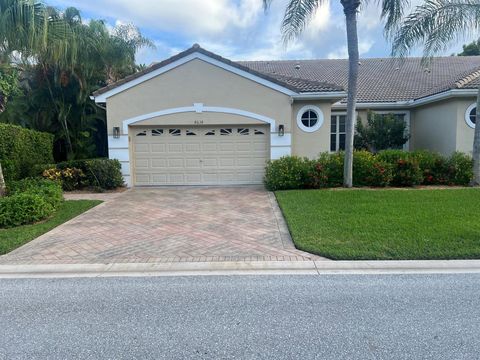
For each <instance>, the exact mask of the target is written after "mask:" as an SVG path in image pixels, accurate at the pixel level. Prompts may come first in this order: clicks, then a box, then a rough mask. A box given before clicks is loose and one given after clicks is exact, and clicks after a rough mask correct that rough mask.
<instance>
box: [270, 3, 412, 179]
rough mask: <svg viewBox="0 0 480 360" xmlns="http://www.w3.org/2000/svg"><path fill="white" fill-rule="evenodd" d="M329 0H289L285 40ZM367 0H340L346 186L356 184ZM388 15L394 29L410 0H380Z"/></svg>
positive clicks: (387, 25)
mask: <svg viewBox="0 0 480 360" xmlns="http://www.w3.org/2000/svg"><path fill="white" fill-rule="evenodd" d="M271 2H272V0H263V4H264V7H265V9H268V8H269V7H270V5H271ZM328 3H329V2H328V0H290V1H289V3H288V5H287V8H286V10H285V15H284V17H283V22H282V34H283V39H284V41H285V42H289V41H291V40H293V39H294V38H297V37H298V36H299V35H300V34H301V33H302V32H303V30H304V29H305V27H306V26H307V25H308V23H309V22H310V20H311V19H312V17H313V15H315V13H316V11H317V9H318V8H319V7H320V6H322V5H324V4H328ZM367 3H368V0H340V4H341V5H342V7H343V12H344V14H345V24H346V32H347V49H348V60H349V62H348V94H347V119H346V139H345V162H344V179H343V184H344V186H345V187H352V185H353V138H354V132H355V113H356V102H357V88H358V67H359V51H358V33H357V16H358V12H359V10H360V6H361V5H366V4H367ZM379 3H380V5H381V8H382V12H381V17H382V18H383V19H385V30H386V31H387V32H390V31H392V30H393V29H394V28H395V27H396V25H397V23H398V21H399V20H400V19H401V18H402V16H403V13H404V8H405V7H406V6H408V4H409V0H381V1H379Z"/></svg>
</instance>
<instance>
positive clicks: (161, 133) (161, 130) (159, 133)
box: [152, 129, 163, 136]
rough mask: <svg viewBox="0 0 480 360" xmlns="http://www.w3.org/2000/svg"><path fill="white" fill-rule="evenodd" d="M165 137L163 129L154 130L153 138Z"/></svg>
mask: <svg viewBox="0 0 480 360" xmlns="http://www.w3.org/2000/svg"><path fill="white" fill-rule="evenodd" d="M161 135H163V129H152V136H161Z"/></svg>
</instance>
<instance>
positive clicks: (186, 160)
mask: <svg viewBox="0 0 480 360" xmlns="http://www.w3.org/2000/svg"><path fill="white" fill-rule="evenodd" d="M132 130H133V131H132ZM132 130H131V134H132V135H133V136H132V138H133V158H134V164H133V167H134V171H135V185H228V184H232V185H234V184H260V183H262V180H263V175H264V168H265V164H266V161H267V160H268V158H269V148H270V144H269V128H268V126H251V125H250V126H248V125H245V126H238V127H232V126H214V127H208V128H207V127H159V126H158V127H149V128H145V127H142V128H140V127H139V128H133V129H132Z"/></svg>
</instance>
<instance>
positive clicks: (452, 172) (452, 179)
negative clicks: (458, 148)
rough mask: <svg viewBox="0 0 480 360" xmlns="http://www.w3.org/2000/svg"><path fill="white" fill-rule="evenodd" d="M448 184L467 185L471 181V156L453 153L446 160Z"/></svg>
mask: <svg viewBox="0 0 480 360" xmlns="http://www.w3.org/2000/svg"><path fill="white" fill-rule="evenodd" d="M447 168H448V182H449V184H451V185H464V186H465V185H468V184H470V181H471V180H472V179H473V159H472V157H471V156H469V155H467V154H464V153H460V152H455V153H453V154H452V156H450V158H449V159H448V160H447Z"/></svg>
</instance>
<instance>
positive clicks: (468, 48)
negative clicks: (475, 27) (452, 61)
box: [458, 39, 480, 56]
mask: <svg viewBox="0 0 480 360" xmlns="http://www.w3.org/2000/svg"><path fill="white" fill-rule="evenodd" d="M478 55H480V39H479V40H477V41H472V42H471V43H470V44H466V45H463V51H462V52H461V53H459V54H458V56H478Z"/></svg>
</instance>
